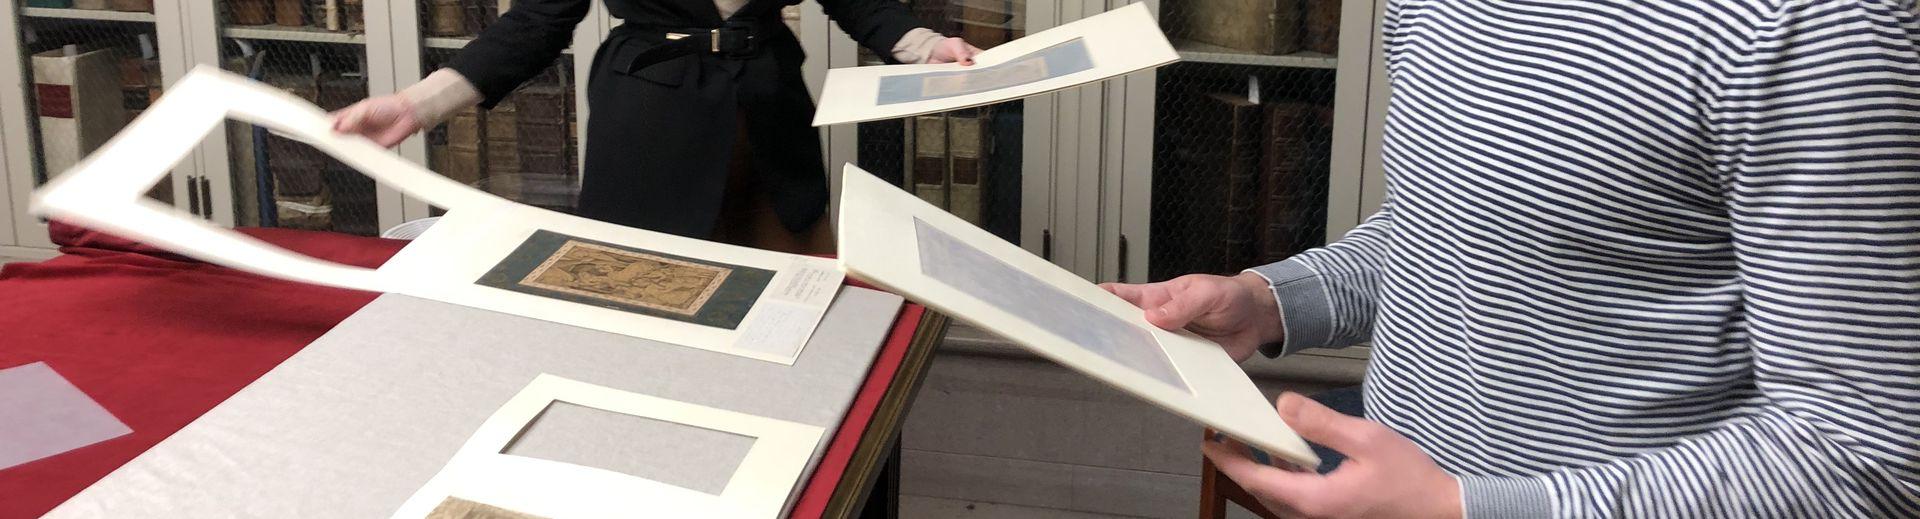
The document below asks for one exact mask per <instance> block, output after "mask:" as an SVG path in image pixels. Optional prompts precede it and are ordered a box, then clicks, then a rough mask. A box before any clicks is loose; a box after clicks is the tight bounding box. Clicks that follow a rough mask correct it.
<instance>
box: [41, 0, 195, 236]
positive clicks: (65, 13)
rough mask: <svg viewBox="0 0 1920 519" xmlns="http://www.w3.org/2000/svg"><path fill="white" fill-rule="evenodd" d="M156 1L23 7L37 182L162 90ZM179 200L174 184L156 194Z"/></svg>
mask: <svg viewBox="0 0 1920 519" xmlns="http://www.w3.org/2000/svg"><path fill="white" fill-rule="evenodd" d="M152 13H153V3H152V2H151V1H134V0H29V1H27V2H26V6H25V8H24V9H22V10H21V13H20V14H21V18H20V21H21V23H20V24H19V27H20V32H19V34H18V35H17V37H19V38H20V42H21V44H22V45H21V49H22V50H23V53H22V54H24V58H23V59H24V60H25V63H23V64H22V65H23V66H22V67H21V69H22V70H23V71H24V72H25V73H26V80H25V81H24V82H23V83H25V84H24V85H22V86H23V87H25V88H26V94H27V107H28V110H29V111H31V112H32V113H30V114H28V117H27V121H28V127H29V131H31V132H32V134H33V135H32V138H31V139H29V140H30V141H31V142H32V143H33V144H32V146H31V149H30V153H31V154H32V155H33V163H34V171H33V180H34V185H35V186H38V185H40V184H44V183H46V182H47V181H48V180H49V179H51V178H52V177H54V176H56V175H59V174H60V173H61V172H64V171H66V170H67V169H68V168H71V167H73V166H74V165H75V164H77V163H78V162H79V161H80V159H82V158H84V157H86V156H87V155H88V154H90V153H92V152H93V151H94V150H95V149H96V148H98V147H100V145H102V144H105V143H106V141H107V139H109V138H112V137H113V135H114V134H117V133H119V132H120V130H121V129H122V128H124V127H126V125H127V122H128V121H131V120H132V119H133V118H134V117H135V116H138V115H139V114H140V112H141V111H142V110H145V109H146V108H147V106H148V105H149V104H150V103H152V102H153V100H155V99H157V98H158V97H159V96H160V90H161V84H162V81H161V76H160V56H159V54H158V53H157V44H156V34H155V26H154V17H153V14H152ZM150 196H152V197H153V198H156V199H159V200H161V201H165V202H168V203H172V201H173V186H172V182H169V181H162V182H160V183H159V184H157V185H155V186H154V189H153V191H152V192H151V193H150Z"/></svg>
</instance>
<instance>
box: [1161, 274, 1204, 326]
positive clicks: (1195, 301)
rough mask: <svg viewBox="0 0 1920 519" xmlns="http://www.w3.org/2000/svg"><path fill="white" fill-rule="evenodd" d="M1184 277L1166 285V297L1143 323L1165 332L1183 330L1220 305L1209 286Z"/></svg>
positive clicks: (1191, 277) (1190, 277)
mask: <svg viewBox="0 0 1920 519" xmlns="http://www.w3.org/2000/svg"><path fill="white" fill-rule="evenodd" d="M1197 279H1198V278H1195V277H1193V276H1186V277H1181V278H1177V279H1174V280H1173V281H1168V282H1167V292H1168V293H1169V295H1170V297H1168V298H1167V300H1166V301H1165V302H1163V303H1161V304H1160V305H1159V306H1157V307H1155V308H1153V309H1152V310H1148V311H1147V322H1150V323H1153V325H1154V326H1158V327H1161V328H1163V329H1167V330H1178V329H1182V328H1186V327H1187V325H1188V324H1191V323H1193V320H1194V319H1199V318H1200V316H1202V315H1206V314H1207V312H1210V311H1213V309H1214V308H1215V307H1217V306H1219V304H1220V296H1221V295H1222V294H1221V291H1220V289H1219V287H1218V286H1215V285H1214V284H1213V283H1202V282H1198V281H1196V280H1197Z"/></svg>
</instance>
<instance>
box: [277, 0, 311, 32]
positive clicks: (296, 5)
mask: <svg viewBox="0 0 1920 519" xmlns="http://www.w3.org/2000/svg"><path fill="white" fill-rule="evenodd" d="M306 11H307V5H306V2H305V1H304V0H273V23H274V24H275V25H279V26H282V27H302V26H305V25H306V24H307V12H306Z"/></svg>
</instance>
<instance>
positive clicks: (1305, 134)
mask: <svg viewBox="0 0 1920 519" xmlns="http://www.w3.org/2000/svg"><path fill="white" fill-rule="evenodd" d="M1317 108H1318V107H1316V106H1315V105H1312V104H1306V103H1275V104H1270V105H1268V106H1267V108H1266V118H1267V120H1266V124H1265V126H1266V128H1265V131H1264V132H1263V133H1264V137H1263V139H1262V144H1263V146H1262V147H1263V148H1264V149H1263V150H1262V153H1261V157H1260V171H1261V173H1260V175H1261V177H1260V192H1261V203H1262V207H1261V209H1260V214H1261V218H1260V224H1259V231H1258V233H1257V238H1256V239H1257V240H1259V244H1258V250H1259V255H1260V258H1259V259H1260V261H1263V262H1272V261H1280V260H1283V259H1286V258H1287V257H1290V256H1293V255H1294V254H1298V253H1300V252H1301V251H1303V250H1306V248H1307V247H1309V246H1311V244H1313V243H1315V241H1316V240H1314V239H1313V236H1310V235H1309V234H1310V233H1311V230H1312V229H1314V228H1315V226H1314V225H1313V222H1312V221H1311V220H1312V217H1313V215H1314V212H1315V211H1314V209H1315V208H1317V207H1321V205H1320V203H1321V202H1323V201H1324V200H1316V198H1320V199H1324V196H1325V191H1324V190H1323V186H1315V185H1313V181H1314V178H1313V177H1314V175H1313V174H1312V173H1313V172H1312V168H1313V161H1312V160H1311V156H1312V153H1313V151H1314V149H1313V148H1315V146H1314V140H1315V139H1312V138H1311V137H1312V136H1313V135H1314V134H1315V132H1314V128H1315V126H1316V122H1315V117H1314V115H1315V113H1316V109H1317ZM1321 144H1322V145H1321V146H1319V147H1320V148H1325V147H1326V146H1325V145H1324V144H1325V143H1324V142H1322V143H1321ZM1323 183H1324V181H1323Z"/></svg>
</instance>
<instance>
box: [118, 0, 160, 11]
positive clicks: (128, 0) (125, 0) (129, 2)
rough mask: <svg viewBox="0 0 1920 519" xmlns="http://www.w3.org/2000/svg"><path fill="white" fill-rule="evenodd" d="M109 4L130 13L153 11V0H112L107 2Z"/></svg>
mask: <svg viewBox="0 0 1920 519" xmlns="http://www.w3.org/2000/svg"><path fill="white" fill-rule="evenodd" d="M107 6H108V7H110V8H112V9H113V10H115V11H126V12H130V13H151V12H153V0H110V1H108V2H107Z"/></svg>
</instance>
